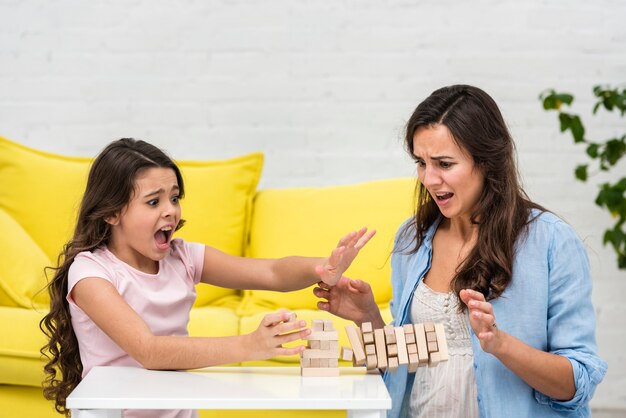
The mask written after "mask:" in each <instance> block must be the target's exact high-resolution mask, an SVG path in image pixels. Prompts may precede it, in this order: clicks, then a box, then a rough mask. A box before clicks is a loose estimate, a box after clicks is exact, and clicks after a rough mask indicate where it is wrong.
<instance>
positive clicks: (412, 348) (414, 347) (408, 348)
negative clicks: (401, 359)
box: [406, 344, 417, 354]
mask: <svg viewBox="0 0 626 418" xmlns="http://www.w3.org/2000/svg"><path fill="white" fill-rule="evenodd" d="M406 351H407V353H408V354H417V344H407V345H406Z"/></svg>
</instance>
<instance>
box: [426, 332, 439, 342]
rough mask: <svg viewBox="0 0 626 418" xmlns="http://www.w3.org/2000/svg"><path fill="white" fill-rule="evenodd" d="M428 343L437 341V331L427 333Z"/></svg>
mask: <svg viewBox="0 0 626 418" xmlns="http://www.w3.org/2000/svg"><path fill="white" fill-rule="evenodd" d="M426 341H427V342H429V343H431V342H433V341H437V334H435V331H427V332H426Z"/></svg>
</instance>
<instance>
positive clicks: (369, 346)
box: [365, 344, 376, 356]
mask: <svg viewBox="0 0 626 418" xmlns="http://www.w3.org/2000/svg"><path fill="white" fill-rule="evenodd" d="M370 354H376V345H374V344H367V345H366V346H365V355H366V356H367V355H370Z"/></svg>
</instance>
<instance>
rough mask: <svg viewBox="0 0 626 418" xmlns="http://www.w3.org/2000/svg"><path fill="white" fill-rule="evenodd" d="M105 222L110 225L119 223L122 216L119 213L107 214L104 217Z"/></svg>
mask: <svg viewBox="0 0 626 418" xmlns="http://www.w3.org/2000/svg"><path fill="white" fill-rule="evenodd" d="M104 222H106V223H108V224H109V225H117V224H118V223H120V216H119V215H118V214H115V215H111V216H107V217H106V218H104Z"/></svg>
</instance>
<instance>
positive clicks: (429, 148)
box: [413, 124, 485, 220]
mask: <svg viewBox="0 0 626 418" xmlns="http://www.w3.org/2000/svg"><path fill="white" fill-rule="evenodd" d="M413 154H414V156H415V160H416V161H417V174H418V177H419V180H420V182H421V183H422V184H423V185H424V187H426V189H427V190H428V192H429V193H430V195H431V197H432V198H433V200H434V201H435V203H437V206H439V210H440V211H441V213H442V214H443V216H445V217H446V218H449V219H455V218H457V219H462V220H469V218H470V215H471V212H472V210H473V209H474V207H475V206H476V204H477V203H478V199H479V198H480V195H481V193H482V190H483V187H484V184H485V176H484V175H483V173H482V171H481V170H479V169H478V168H477V167H476V166H475V164H474V160H473V159H472V157H471V156H470V155H469V154H468V153H467V151H465V150H464V149H461V148H460V147H459V146H458V145H457V144H456V142H455V141H454V139H453V137H452V134H451V133H450V131H449V130H448V128H447V127H446V126H445V125H441V124H439V125H434V126H422V127H420V128H418V129H417V130H416V131H415V134H414V135H413Z"/></svg>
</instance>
